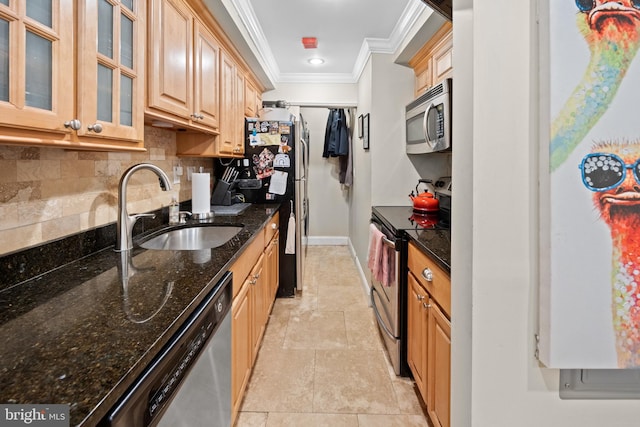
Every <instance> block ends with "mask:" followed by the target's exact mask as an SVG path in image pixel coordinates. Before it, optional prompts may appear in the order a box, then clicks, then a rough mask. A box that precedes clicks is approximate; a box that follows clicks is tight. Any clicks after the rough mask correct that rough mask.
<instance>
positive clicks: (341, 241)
mask: <svg viewBox="0 0 640 427" xmlns="http://www.w3.org/2000/svg"><path fill="white" fill-rule="evenodd" d="M307 244H308V245H309V246H346V245H348V244H349V238H348V237H346V236H309V237H307Z"/></svg>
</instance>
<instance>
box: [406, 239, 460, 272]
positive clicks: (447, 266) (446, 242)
mask: <svg viewBox="0 0 640 427" xmlns="http://www.w3.org/2000/svg"><path fill="white" fill-rule="evenodd" d="M405 233H406V234H407V236H409V239H410V240H411V241H413V242H415V243H416V245H417V246H418V248H420V249H422V252H424V253H425V254H427V256H428V257H429V258H431V259H432V260H433V261H435V262H436V263H437V264H438V265H439V266H440V267H442V269H443V270H445V271H446V272H447V273H449V275H451V233H450V231H448V230H447V231H444V232H443V231H442V230H424V231H417V230H405ZM434 242H435V243H434Z"/></svg>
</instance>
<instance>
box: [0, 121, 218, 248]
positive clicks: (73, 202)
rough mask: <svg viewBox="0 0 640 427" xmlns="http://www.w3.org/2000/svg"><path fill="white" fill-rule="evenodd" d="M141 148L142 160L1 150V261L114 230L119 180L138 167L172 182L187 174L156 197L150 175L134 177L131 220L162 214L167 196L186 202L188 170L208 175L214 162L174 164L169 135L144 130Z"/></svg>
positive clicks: (54, 151) (130, 190) (31, 149)
mask: <svg viewBox="0 0 640 427" xmlns="http://www.w3.org/2000/svg"><path fill="white" fill-rule="evenodd" d="M145 147H146V149H147V152H145V153H115V152H114V153H107V152H92V151H67V150H63V149H59V148H38V147H18V146H4V145H0V255H3V254H7V253H10V252H13V251H17V250H20V249H24V248H27V247H30V246H34V245H38V244H41V243H44V242H48V241H51V240H55V239H58V238H61V237H64V236H68V235H70V234H74V233H78V232H80V231H83V230H87V229H91V228H94V227H98V226H102V225H105V224H108V223H110V222H115V221H116V217H117V212H116V211H117V205H118V182H119V181H120V176H121V175H122V173H123V172H124V171H125V170H126V169H127V168H128V167H130V166H132V165H134V164H136V163H141V162H149V163H153V164H155V165H157V166H159V167H160V168H162V169H163V170H164V171H165V172H166V173H167V174H168V175H169V177H170V178H171V179H173V166H177V165H178V164H180V165H181V166H182V167H183V170H184V174H183V175H182V176H181V177H180V184H175V185H173V191H170V192H169V191H167V192H164V191H161V190H160V186H159V185H158V178H157V177H156V175H155V174H153V173H151V172H149V171H140V172H137V173H136V174H134V175H133V177H132V179H131V181H129V187H128V200H127V207H128V210H129V212H130V213H134V212H147V211H151V210H155V209H158V208H161V207H163V206H167V205H168V204H169V203H170V202H171V196H172V194H176V195H178V200H179V201H184V200H189V199H191V182H190V181H187V172H186V169H187V167H188V166H194V167H195V170H199V168H200V167H203V168H204V171H205V172H209V173H211V174H212V175H213V164H214V163H213V160H212V159H206V158H205V159H198V158H186V157H181V158H178V157H177V156H176V138H175V133H174V132H172V131H168V130H165V129H157V128H153V127H150V126H147V127H145Z"/></svg>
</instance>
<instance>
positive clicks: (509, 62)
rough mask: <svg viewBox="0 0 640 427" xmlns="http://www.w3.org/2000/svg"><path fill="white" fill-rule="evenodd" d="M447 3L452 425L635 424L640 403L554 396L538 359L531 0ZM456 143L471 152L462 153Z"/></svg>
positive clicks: (553, 375) (553, 373)
mask: <svg viewBox="0 0 640 427" xmlns="http://www.w3.org/2000/svg"><path fill="white" fill-rule="evenodd" d="M454 3H455V5H456V7H455V11H454V23H455V24H454V31H455V32H454V70H455V71H454V79H456V82H458V81H460V82H462V83H463V85H462V87H463V88H466V89H468V90H469V93H468V94H466V99H461V98H460V96H458V95H456V98H455V100H456V101H457V102H455V103H454V114H455V117H456V118H455V119H454V136H455V138H456V142H458V145H457V147H458V148H456V147H455V146H454V164H453V179H454V182H455V183H456V193H455V195H454V207H453V214H454V217H453V223H452V230H453V243H452V266H453V269H452V288H453V295H452V305H453V308H452V312H453V338H452V343H453V349H452V351H453V359H452V371H453V375H452V389H453V392H452V393H453V397H454V399H453V400H452V408H451V414H452V426H454V427H463V426H478V427H489V426H490V427H502V426H504V427H513V426H518V427H526V426H532V427H533V426H535V427H540V426H562V427H596V426H597V427H600V426H603V425H606V426H616V427H631V426H637V425H638V422H639V421H638V414H639V413H640V402H638V401H605V400H589V401H563V400H560V399H559V397H558V371H557V370H553V369H546V368H541V367H540V366H539V364H538V363H537V361H536V360H535V358H534V350H535V343H534V334H535V332H536V329H537V315H536V313H537V289H538V273H537V269H538V258H537V255H536V254H537V250H538V248H537V239H538V214H537V209H538V200H537V180H538V171H537V152H538V150H537V146H538V131H537V126H538V125H537V108H538V105H537V66H538V59H537V51H536V47H537V46H536V39H537V29H536V23H535V19H536V16H535V2H523V1H513V0H493V1H475V2H473V1H471V0H456V1H455V2H454ZM459 40H460V43H461V44H460V46H459V45H458V41H459ZM463 47H464V50H463ZM464 57H467V58H471V59H470V60H468V59H464ZM469 61H471V63H469ZM462 64H464V65H468V66H462ZM456 84H457V85H458V86H456V87H458V88H459V87H461V86H459V83H456ZM454 93H455V91H454ZM488 105H490V108H488V107H487V106H488ZM461 118H464V119H465V121H462V120H461ZM469 118H471V120H466V119H469ZM469 127H472V130H471V131H469V130H468V128H469ZM462 135H464V136H465V137H466V138H468V139H469V140H468V141H467V142H466V144H468V146H467V148H469V146H472V150H469V151H468V152H467V153H466V154H462V155H461V156H458V154H459V152H460V150H461V149H463V148H464V147H463V146H461V144H460V139H461V137H462ZM469 162H471V164H470V163H469ZM469 166H471V167H469ZM496 185H499V187H496ZM463 310H466V311H464V312H461V311H463ZM469 361H470V368H471V371H469ZM461 373H464V374H463V375H461ZM458 398H459V399H458Z"/></svg>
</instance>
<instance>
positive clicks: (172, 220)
mask: <svg viewBox="0 0 640 427" xmlns="http://www.w3.org/2000/svg"><path fill="white" fill-rule="evenodd" d="M179 223H180V204H179V203H178V198H177V197H176V196H175V194H174V195H173V196H172V197H171V204H170V205H169V224H172V225H174V224H179Z"/></svg>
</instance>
